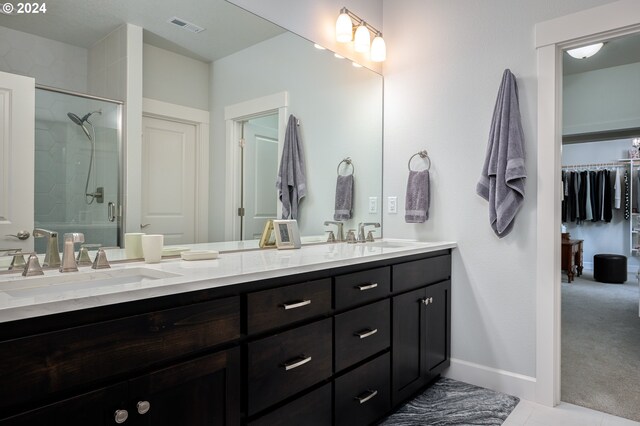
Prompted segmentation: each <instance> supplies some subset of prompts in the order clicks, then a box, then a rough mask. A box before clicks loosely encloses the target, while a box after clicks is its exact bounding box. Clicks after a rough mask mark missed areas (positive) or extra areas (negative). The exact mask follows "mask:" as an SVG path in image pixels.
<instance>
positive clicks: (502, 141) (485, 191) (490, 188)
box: [476, 69, 527, 238]
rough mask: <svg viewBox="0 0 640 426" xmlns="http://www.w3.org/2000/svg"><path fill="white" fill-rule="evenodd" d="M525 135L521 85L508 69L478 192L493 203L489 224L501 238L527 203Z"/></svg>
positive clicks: (500, 94) (490, 208) (497, 104)
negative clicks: (519, 96)
mask: <svg viewBox="0 0 640 426" xmlns="http://www.w3.org/2000/svg"><path fill="white" fill-rule="evenodd" d="M524 156H525V155H524V133H523V131H522V123H521V121H520V106H519V104H518V86H517V84H516V78H515V76H514V75H513V74H512V73H511V71H509V70H508V69H506V70H505V71H504V74H503V75H502V83H501V84H500V91H499V92H498V99H497V100H496V106H495V109H494V110H493V119H492V121H491V131H490V133H489V143H488V146H487V156H486V158H485V162H484V166H483V168H482V174H481V176H480V180H479V181H478V185H477V186H476V192H477V193H478V195H480V196H481V197H482V198H484V199H485V200H487V201H489V223H490V224H491V227H492V228H493V231H494V232H495V233H496V235H497V236H498V237H499V238H502V237H504V236H506V235H508V234H509V232H511V229H513V224H514V219H515V217H516V213H517V212H518V210H519V209H520V206H521V205H522V203H523V201H524V184H525V179H526V177H527V172H526V170H525V167H524Z"/></svg>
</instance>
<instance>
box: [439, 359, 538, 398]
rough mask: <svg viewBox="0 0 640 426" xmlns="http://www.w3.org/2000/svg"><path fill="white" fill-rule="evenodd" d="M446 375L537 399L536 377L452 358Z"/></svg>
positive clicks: (522, 396) (518, 395)
mask: <svg viewBox="0 0 640 426" xmlns="http://www.w3.org/2000/svg"><path fill="white" fill-rule="evenodd" d="M443 375H444V376H445V377H448V378H450V379H454V380H459V381H461V382H465V383H470V384H472V385H476V386H481V387H483V388H487V389H492V390H494V391H497V392H502V393H506V394H508V395H514V396H517V397H518V398H521V399H527V400H529V401H535V394H536V378H535V377H530V376H525V375H523V374H518V373H512V372H510V371H505V370H498V369H497V368H491V367H487V366H484V365H480V364H475V363H473V362H468V361H463V360H461V359H455V358H451V366H450V367H449V368H448V369H447V370H445V372H444V374H443Z"/></svg>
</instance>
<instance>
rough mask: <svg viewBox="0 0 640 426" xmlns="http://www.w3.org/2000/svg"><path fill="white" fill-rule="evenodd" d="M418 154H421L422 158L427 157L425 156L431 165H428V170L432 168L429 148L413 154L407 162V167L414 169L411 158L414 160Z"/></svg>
mask: <svg viewBox="0 0 640 426" xmlns="http://www.w3.org/2000/svg"><path fill="white" fill-rule="evenodd" d="M416 155H419V156H420V158H422V159H425V158H426V159H427V161H428V162H429V165H428V166H427V169H426V170H427V171H429V170H430V169H431V158H429V154H427V150H426V149H423V150H422V151H419V152H416V153H415V154H413V155H412V156H411V158H409V163H407V167H408V168H409V171H413V170H411V160H413V158H414V157H415V156H416Z"/></svg>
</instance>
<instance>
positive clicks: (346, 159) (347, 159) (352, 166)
mask: <svg viewBox="0 0 640 426" xmlns="http://www.w3.org/2000/svg"><path fill="white" fill-rule="evenodd" d="M342 163H346V164H347V166H351V174H354V173H355V172H356V168H355V166H354V165H353V161H351V157H347V158H345V159H344V160H342V161H341V162H339V163H338V167H337V168H336V172H337V173H338V176H340V166H341V165H342ZM345 176H349V175H345Z"/></svg>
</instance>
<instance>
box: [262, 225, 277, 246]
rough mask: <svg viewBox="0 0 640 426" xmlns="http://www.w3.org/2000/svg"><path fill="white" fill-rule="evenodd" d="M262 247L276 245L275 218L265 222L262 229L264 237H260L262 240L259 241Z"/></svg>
mask: <svg viewBox="0 0 640 426" xmlns="http://www.w3.org/2000/svg"><path fill="white" fill-rule="evenodd" d="M258 246H259V247H260V248H269V247H275V246H276V236H275V233H274V232H273V220H271V219H269V220H268V221H267V222H266V223H265V224H264V229H263V230H262V237H260V242H259V243H258Z"/></svg>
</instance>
